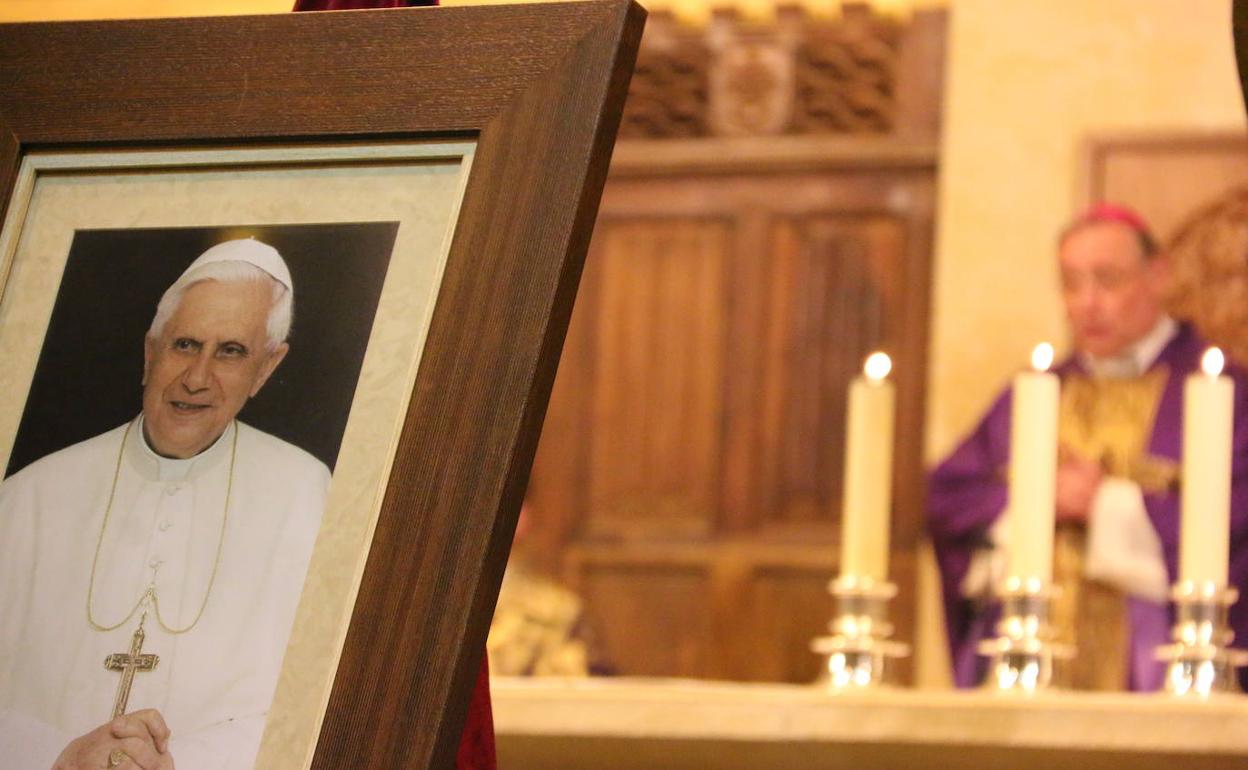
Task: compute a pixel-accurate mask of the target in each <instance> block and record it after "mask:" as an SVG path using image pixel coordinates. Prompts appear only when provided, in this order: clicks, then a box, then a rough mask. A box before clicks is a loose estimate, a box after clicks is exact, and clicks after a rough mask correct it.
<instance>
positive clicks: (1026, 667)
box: [979, 577, 1074, 694]
mask: <svg viewBox="0 0 1248 770" xmlns="http://www.w3.org/2000/svg"><path fill="white" fill-rule="evenodd" d="M1056 592H1057V588H1056V586H1053V585H1052V584H1050V583H1049V582H1048V581H1045V580H1041V579H1040V578H1026V579H1024V578H1018V577H1011V578H1007V579H1006V581H1005V583H1004V584H1003V585H1002V586H1001V588H1000V590H999V591H998V593H999V595H1000V597H1001V619H1000V620H999V621H997V638H996V639H988V640H985V641H983V642H981V643H980V646H979V652H980V654H981V655H986V656H988V657H989V658H990V659H991V662H990V665H989V668H988V675H987V677H986V678H985V680H984V687H985V688H986V689H989V690H995V691H998V692H1019V693H1023V694H1031V693H1035V692H1037V691H1039V690H1045V689H1048V688H1050V687H1053V686H1054V684H1055V677H1054V663H1055V661H1059V660H1065V659H1068V658H1070V657H1072V656H1073V655H1074V648H1073V647H1071V646H1070V645H1067V644H1060V643H1058V642H1057V641H1055V633H1054V630H1053V626H1052V623H1051V622H1050V617H1051V614H1052V613H1051V609H1052V603H1053V597H1054V596H1055V595H1056Z"/></svg>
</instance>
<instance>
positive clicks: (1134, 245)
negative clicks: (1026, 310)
mask: <svg viewBox="0 0 1248 770" xmlns="http://www.w3.org/2000/svg"><path fill="white" fill-rule="evenodd" d="M1058 262H1059V264H1060V267H1061V274H1062V300H1063V301H1064V302H1065V305H1066V318H1067V320H1068V321H1069V322H1070V330H1071V334H1072V335H1073V336H1074V344H1075V347H1076V348H1077V349H1078V350H1080V351H1082V352H1084V353H1090V354H1092V355H1094V356H1100V357H1105V356H1116V355H1119V354H1121V353H1123V352H1124V351H1125V349H1126V348H1127V346H1129V345H1131V344H1132V343H1134V342H1136V341H1137V340H1139V339H1140V338H1141V337H1143V336H1144V335H1145V334H1147V333H1148V332H1149V330H1151V329H1152V328H1153V326H1154V325H1156V323H1157V321H1158V319H1159V318H1160V317H1161V314H1162V303H1163V299H1164V292H1165V284H1166V261H1165V259H1164V258H1163V257H1160V256H1158V257H1153V258H1152V259H1147V258H1145V257H1144V254H1143V252H1142V251H1141V249H1140V243H1139V240H1138V238H1137V237H1136V235H1135V232H1134V231H1133V230H1131V228H1129V227H1127V226H1126V225H1124V224H1120V223H1118V222H1100V223H1096V224H1092V225H1088V226H1086V227H1083V228H1080V229H1078V230H1076V231H1075V232H1074V233H1072V234H1070V235H1069V236H1067V238H1066V240H1065V241H1064V242H1063V243H1062V245H1061V250H1060V252H1059V254H1058Z"/></svg>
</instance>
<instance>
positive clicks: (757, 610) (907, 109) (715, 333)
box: [518, 7, 944, 681]
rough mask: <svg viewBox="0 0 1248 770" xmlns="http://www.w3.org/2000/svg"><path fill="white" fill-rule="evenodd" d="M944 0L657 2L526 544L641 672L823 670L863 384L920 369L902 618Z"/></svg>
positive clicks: (911, 423)
mask: <svg viewBox="0 0 1248 770" xmlns="http://www.w3.org/2000/svg"><path fill="white" fill-rule="evenodd" d="M943 36H944V17H943V14H940V13H934V12H931V13H923V14H918V15H916V16H915V18H914V19H913V20H911V21H907V22H900V21H897V20H894V19H891V18H885V17H881V16H877V15H873V14H872V13H871V12H869V11H868V10H867V9H866V8H865V7H851V8H849V9H848V11H847V13H846V15H845V17H844V18H843V19H841V20H838V21H835V22H832V21H815V20H811V19H807V18H805V17H803V16H801V15H800V14H798V13H796V12H792V11H785V12H783V13H781V15H780V18H779V19H778V21H777V23H776V24H774V25H768V26H766V27H763V26H754V25H750V24H746V23H744V22H740V21H739V20H736V19H734V18H732V17H730V16H727V15H717V16H716V17H715V18H714V19H713V21H712V22H711V24H710V25H709V26H708V27H707V28H706V29H688V28H684V27H682V26H680V25H679V24H677V23H676V22H674V21H673V20H671V19H670V18H664V17H659V18H657V19H652V21H651V24H650V27H649V28H648V29H647V32H646V37H645V40H644V41H643V49H642V55H641V59H640V62H639V65H638V72H637V75H636V77H635V78H634V81H633V88H632V91H631V92H630V97H629V102H628V105H627V107H626V111H625V129H624V134H625V136H627V137H629V138H628V139H625V140H623V141H621V142H620V144H619V145H618V146H617V148H616V153H615V159H614V161H613V164H612V171H611V176H610V178H609V181H608V183H607V188H606V192H605V194H604V196H603V200H602V206H601V209H600V214H599V218H598V224H597V229H596V230H595V234H594V239H593V242H592V244H591V247H590V256H589V259H588V262H587V267H586V272H585V275H584V279H583V281H582V287H581V293H580V295H579V297H578V300H577V305H576V310H575V312H574V315H573V319H572V325H571V329H570V331H569V336H568V340H567V343H566V347H565V350H564V354H563V359H562V362H561V365H560V370H559V375H558V379H557V380H556V383H555V391H554V395H553V398H552V401H551V405H550V409H549V412H548V414H547V418H546V425H545V428H544V432H543V435H542V441H541V445H540V447H539V450H538V456H537V460H536V463H535V466H534V469H533V475H532V478H531V481H530V489H529V503H530V512H531V515H532V516H533V518H534V520H535V521H534V526H533V528H532V530H531V532H530V535H529V536H528V537H527V538H526V540H525V541H524V542H523V543H521V544H520V545H519V546H518V548H519V549H520V550H521V556H520V558H528V559H530V560H531V561H535V562H536V563H537V564H539V565H540V566H541V567H543V568H544V569H546V570H547V571H549V572H551V573H553V574H555V575H557V576H558V577H559V578H560V579H561V580H563V581H564V582H566V583H567V584H569V585H570V586H571V587H573V588H574V589H575V590H577V591H578V592H579V593H580V594H581V595H582V597H583V598H584V600H585V604H586V611H587V616H588V620H589V621H590V625H591V627H592V628H593V629H594V630H595V631H596V633H597V636H598V638H599V641H600V643H601V646H602V651H603V653H604V654H605V657H606V659H607V660H608V662H609V663H610V664H611V665H612V666H613V667H614V669H615V670H616V671H618V672H619V673H622V674H634V675H659V676H693V677H714V678H727V679H743V680H778V681H808V680H810V679H813V677H814V676H815V673H816V670H817V667H818V661H817V659H816V658H815V657H814V655H813V654H811V653H810V652H809V651H808V644H809V642H810V639H811V638H812V637H814V636H816V635H818V634H820V633H821V632H822V630H823V629H824V626H825V624H826V623H827V621H828V620H829V618H830V614H831V603H830V599H829V597H828V595H827V593H826V590H825V585H826V583H827V581H828V579H829V578H830V577H832V575H833V574H834V571H835V567H836V561H837V555H836V551H837V547H836V543H837V540H838V522H839V518H840V493H841V473H842V465H843V462H844V458H843V456H842V454H843V453H842V441H843V438H842V434H843V428H844V423H845V413H844V410H845V391H846V386H847V383H848V381H849V379H850V378H851V377H852V376H854V375H855V374H856V373H857V372H858V371H859V369H860V367H861V365H862V361H863V359H864V357H865V356H866V354H867V353H869V352H870V351H872V350H874V349H877V348H883V349H886V350H888V351H889V352H890V353H891V354H892V355H893V356H894V359H895V361H896V364H895V369H894V371H895V372H897V377H898V386H899V394H900V395H899V414H898V425H899V426H901V429H900V430H899V433H898V438H897V458H898V473H897V483H896V505H895V507H896V515H895V518H894V529H893V532H894V542H895V547H894V568H893V574H894V579H895V580H896V581H897V582H898V583H899V584H900V585H901V587H902V595H903V596H902V599H901V600H900V601H899V603H898V618H899V624H900V626H901V629H900V631H899V635H901V636H907V637H908V636H909V627H910V622H909V611H908V608H909V607H910V606H912V598H913V570H914V558H913V552H914V547H915V544H916V541H917V538H918V535H919V530H920V525H919V516H920V501H921V493H922V489H921V478H922V473H921V465H920V450H921V446H922V440H921V439H922V437H921V426H922V423H923V420H922V412H923V387H924V381H925V376H926V374H925V359H926V346H927V325H928V311H927V307H928V305H927V303H928V292H929V283H930V272H931V269H930V253H931V246H932V229H933V212H934V208H935V180H936V139H937V130H938V126H939V115H938V105H939V100H940V93H939V91H940V73H941V68H942V56H943V54H942V52H943Z"/></svg>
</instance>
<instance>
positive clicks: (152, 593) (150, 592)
mask: <svg viewBox="0 0 1248 770" xmlns="http://www.w3.org/2000/svg"><path fill="white" fill-rule="evenodd" d="M132 427H134V421H131V422H130V423H128V424H127V425H126V430H125V432H124V433H123V434H122V436H121V449H120V450H118V452H117V467H116V468H115V469H114V470H113V487H112V489H110V490H109V492H108V504H107V505H106V506H105V507H104V523H103V524H101V525H100V537H99V539H98V540H97V541H96V543H95V558H94V559H92V560H91V582H90V584H89V585H88V586H87V623H89V624H91V627H92V628H94V629H95V630H96V631H113V630H115V629H118V628H121V627H122V626H123V625H125V624H126V623H127V622H128V621H129V620H130V618H132V617H134V613H136V612H138V611H139V607H142V606H143V604H144V603H145V602H146V601H147V599H148V598H149V597H150V598H151V600H152V607H153V609H154V610H155V614H156V622H157V623H159V624H160V627H161V628H163V629H165V630H166V631H168V632H169V633H171V634H185V633H186V632H187V631H190V630H191V629H192V628H194V627H195V624H196V623H198V622H199V619H200V618H201V617H203V616H204V609H205V608H206V607H207V606H208V597H209V596H211V595H212V586H213V584H214V583H216V582H217V568H218V567H220V566H221V550H222V547H223V546H224V545H225V524H226V522H227V521H228V520H229V515H230V493H231V491H232V490H233V487H234V458H235V456H236V455H237V454H238V423H234V440H233V442H232V444H231V445H230V475H229V476H228V478H227V480H226V482H225V508H224V510H222V511H221V536H220V537H219V538H217V555H216V558H215V559H213V562H212V574H211V575H210V576H209V577H208V590H206V591H204V601H203V603H202V604H200V605H199V612H197V613H195V619H194V620H192V621H191V623H190V625H188V626H186V627H185V628H170V627H169V626H168V625H166V624H165V619H164V618H162V617H161V616H160V599H159V598H158V597H157V596H156V586H155V585H154V584H151V585H148V587H147V590H146V591H144V592H143V595H142V596H140V597H139V600H138V601H136V602H135V603H134V607H132V608H131V609H130V612H129V614H127V615H126V616H125V617H124V618H122V619H121V621H120V622H118V623H115V624H113V625H111V626H104V625H100V624H99V623H97V622H95V617H94V616H93V615H92V614H91V603H92V597H93V596H94V594H95V568H96V567H97V566H98V565H99V563H100V548H101V547H102V546H103V545H104V533H105V532H106V531H107V530H108V518H109V515H110V514H111V513H112V511H113V497H114V496H115V495H116V494H117V481H118V479H120V478H121V459H122V457H124V456H125V453H126V439H128V438H129V437H130V429H131V428H132Z"/></svg>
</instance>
